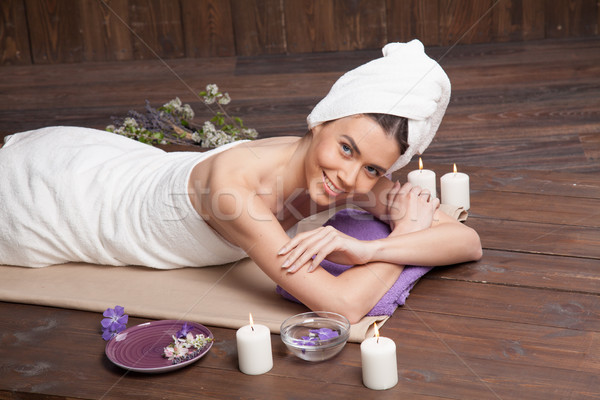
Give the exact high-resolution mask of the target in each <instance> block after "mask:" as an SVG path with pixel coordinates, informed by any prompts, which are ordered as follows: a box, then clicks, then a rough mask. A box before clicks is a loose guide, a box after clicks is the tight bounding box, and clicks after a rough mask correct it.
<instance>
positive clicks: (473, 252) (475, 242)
mask: <svg viewBox="0 0 600 400" xmlns="http://www.w3.org/2000/svg"><path fill="white" fill-rule="evenodd" d="M469 243H470V245H469V261H479V260H480V259H481V257H483V248H482V247H481V239H480V238H479V235H478V234H477V232H476V231H475V230H474V229H471V240H470V241H469Z"/></svg>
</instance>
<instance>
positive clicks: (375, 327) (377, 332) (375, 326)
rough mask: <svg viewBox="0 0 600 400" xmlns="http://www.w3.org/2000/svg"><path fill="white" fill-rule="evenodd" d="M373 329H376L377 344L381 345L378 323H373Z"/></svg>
mask: <svg viewBox="0 0 600 400" xmlns="http://www.w3.org/2000/svg"><path fill="white" fill-rule="evenodd" d="M373 328H374V329H375V337H376V338H377V343H379V329H378V328H377V322H373Z"/></svg>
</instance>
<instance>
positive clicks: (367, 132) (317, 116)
mask: <svg viewBox="0 0 600 400" xmlns="http://www.w3.org/2000/svg"><path fill="white" fill-rule="evenodd" d="M383 53H384V56H383V57H381V58H378V59H376V60H373V61H371V62H369V63H367V64H365V65H362V66H360V67H358V68H356V69H354V70H352V71H350V72H348V73H346V74H345V75H343V76H342V77H341V78H340V79H339V80H338V81H337V82H336V83H335V84H334V86H333V87H332V88H331V90H330V92H329V93H328V95H327V96H326V97H325V98H324V99H322V100H321V101H320V102H319V103H318V104H317V106H316V107H315V108H314V110H313V111H312V112H311V114H310V115H309V116H308V118H307V120H308V128H309V130H308V132H307V133H306V134H305V135H304V136H303V137H295V136H294V137H274V138H267V139H260V140H256V141H246V142H234V143H232V144H229V145H225V146H222V147H219V148H217V149H214V150H212V151H210V152H207V153H197V152H177V153H166V152H164V151H162V150H160V149H157V148H153V147H150V146H148V145H145V144H142V143H139V142H136V141H133V140H131V139H128V138H125V137H122V136H119V135H115V134H112V133H108V132H104V131H98V130H93V129H86V128H76V127H49V128H43V129H38V130H33V131H29V132H23V133H18V134H15V135H11V136H9V137H7V138H6V140H5V144H4V146H3V147H2V148H1V149H0V171H2V174H3V178H2V180H1V181H0V264H8V265H19V266H26V267H44V266H48V265H52V264H60V263H65V262H71V261H74V262H87V263H95V264H106V265H143V266H148V267H152V268H162V269H170V268H180V267H190V266H191V267H202V266H208V265H218V264H223V263H228V262H232V261H234V260H238V259H241V258H244V257H247V256H249V257H250V258H252V260H253V261H254V262H255V263H256V264H257V265H258V266H259V267H260V269H262V271H263V272H264V273H265V274H267V275H268V276H269V277H270V278H271V279H272V280H273V281H274V282H276V283H277V284H278V285H279V286H281V287H282V288H283V289H284V290H285V291H287V292H288V293H289V294H291V295H293V296H294V297H295V298H297V299H298V300H300V301H301V302H303V303H304V304H305V305H307V306H308V307H309V308H311V309H312V310H328V311H333V312H338V313H340V314H343V315H345V316H346V317H347V318H348V319H349V320H350V322H357V321H358V320H360V319H361V318H362V317H363V316H364V315H365V314H366V313H367V312H368V311H369V310H371V308H372V307H373V306H374V305H375V304H376V303H377V302H378V300H379V299H380V298H381V297H382V296H383V295H384V294H385V293H386V291H387V290H388V288H390V287H391V286H392V285H393V284H394V282H396V280H397V279H398V277H399V276H400V273H401V272H402V270H403V267H404V266H405V265H420V266H439V265H448V264H454V263H459V262H465V261H470V260H476V259H478V258H480V257H481V244H480V240H479V237H478V235H477V233H476V232H475V231H474V230H472V229H471V228H469V227H467V226H465V225H463V224H461V223H459V222H457V221H456V220H455V219H453V218H451V217H449V216H448V215H446V214H444V213H443V212H441V211H440V209H439V200H438V199H437V198H435V196H430V195H429V193H427V192H426V191H425V190H422V189H421V188H420V187H413V186H411V185H410V184H408V183H405V184H401V183H399V182H392V181H391V180H390V179H388V178H387V177H386V176H385V175H386V174H389V173H391V172H393V171H396V170H398V169H400V168H402V167H403V166H405V165H406V164H407V163H408V162H409V161H410V160H411V158H412V156H413V155H414V154H416V153H421V152H423V151H424V150H425V148H426V147H427V146H428V145H429V143H430V142H431V140H432V138H433V136H434V134H435V132H436V131H437V128H438V126H439V124H440V122H441V120H442V117H443V115H444V112H445V110H446V107H447V104H448V101H449V98H450V82H449V80H448V77H447V76H446V74H445V73H444V71H443V70H442V68H441V67H440V66H439V65H438V64H437V63H436V62H435V61H433V60H432V59H430V58H429V57H427V56H426V55H425V53H424V50H423V46H422V44H421V43H420V42H418V41H412V42H410V43H391V44H388V45H387V46H385V48H384V49H383ZM342 204H354V205H357V206H359V207H361V208H362V209H363V210H366V211H368V212H369V213H371V214H372V215H373V216H375V217H376V218H378V219H379V220H381V221H385V222H386V223H387V224H389V227H390V233H389V235H388V236H387V237H383V238H381V239H378V240H359V239H356V238H354V237H351V236H348V235H346V234H344V233H342V232H340V231H338V230H336V229H335V228H332V227H331V226H327V227H320V228H318V229H315V230H311V231H308V232H303V233H300V234H298V235H296V236H295V237H294V238H293V239H290V236H288V234H287V233H286V231H288V230H289V229H290V228H292V227H293V226H294V225H295V224H296V223H297V222H298V221H299V220H301V219H303V218H305V217H307V216H309V215H311V214H315V213H318V212H321V211H323V210H327V209H329V208H331V207H337V206H339V205H342ZM356 223H357V224H360V223H361V221H360V220H356ZM323 260H329V261H331V262H335V263H340V264H349V265H355V267H353V268H350V269H347V270H346V271H345V272H343V273H342V274H340V275H338V276H334V275H332V274H330V273H329V272H327V271H325V270H324V269H323V268H321V267H320V264H321V262H323Z"/></svg>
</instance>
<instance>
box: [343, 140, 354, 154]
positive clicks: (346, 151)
mask: <svg viewBox="0 0 600 400" xmlns="http://www.w3.org/2000/svg"><path fill="white" fill-rule="evenodd" d="M342 152H344V154H347V155H352V149H351V148H350V146H348V145H347V144H344V143H342Z"/></svg>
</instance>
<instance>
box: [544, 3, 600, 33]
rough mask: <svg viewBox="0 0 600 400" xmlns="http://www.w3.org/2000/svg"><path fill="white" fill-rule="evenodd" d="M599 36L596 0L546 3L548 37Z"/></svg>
mask: <svg viewBox="0 0 600 400" xmlns="http://www.w3.org/2000/svg"><path fill="white" fill-rule="evenodd" d="M597 34H598V3H597V2H596V1H594V0H581V1H572V0H556V1H547V2H546V37H548V38H559V37H576V36H583V35H597Z"/></svg>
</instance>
